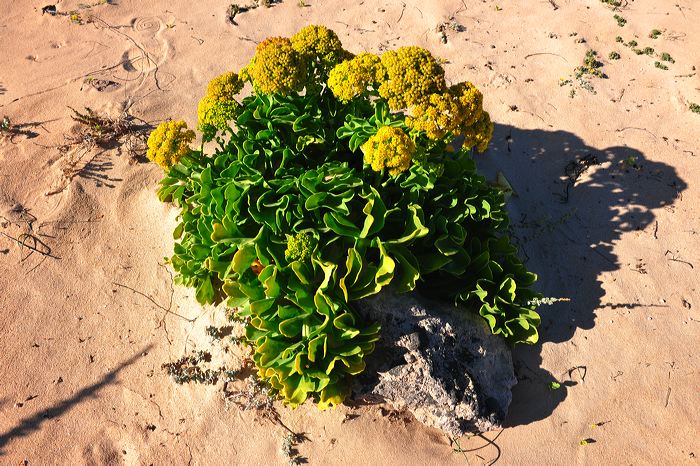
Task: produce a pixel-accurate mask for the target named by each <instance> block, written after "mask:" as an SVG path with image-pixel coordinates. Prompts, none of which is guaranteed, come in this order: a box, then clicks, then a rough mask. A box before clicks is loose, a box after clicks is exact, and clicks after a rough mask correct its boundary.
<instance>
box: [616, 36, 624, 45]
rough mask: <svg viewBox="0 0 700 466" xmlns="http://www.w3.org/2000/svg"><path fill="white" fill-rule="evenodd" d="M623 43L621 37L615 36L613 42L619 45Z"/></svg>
mask: <svg viewBox="0 0 700 466" xmlns="http://www.w3.org/2000/svg"><path fill="white" fill-rule="evenodd" d="M624 41H625V40H624V39H623V38H622V36H617V37H616V38H615V42H618V43H620V44H621V43H623V42H624Z"/></svg>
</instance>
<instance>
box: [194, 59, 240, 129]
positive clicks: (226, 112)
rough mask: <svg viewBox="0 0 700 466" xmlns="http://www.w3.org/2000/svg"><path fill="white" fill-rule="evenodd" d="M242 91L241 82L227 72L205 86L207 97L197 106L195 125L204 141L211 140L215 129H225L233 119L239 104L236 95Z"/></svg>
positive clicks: (234, 75) (234, 74)
mask: <svg viewBox="0 0 700 466" xmlns="http://www.w3.org/2000/svg"><path fill="white" fill-rule="evenodd" d="M241 89H243V81H242V80H241V79H240V78H239V76H238V75H237V74H236V73H234V72H232V71H229V72H227V73H224V74H221V75H219V76H217V77H216V78H214V79H212V80H211V81H210V82H209V85H208V86H207V95H205V96H204V98H203V99H202V100H200V101H199V105H198V106H197V123H198V127H199V129H200V131H202V132H203V133H204V139H205V140H209V139H211V138H212V137H213V136H214V134H215V133H216V130H217V129H226V128H227V126H228V122H229V121H231V120H233V119H235V117H236V114H237V112H238V108H239V103H238V102H237V101H236V95H237V94H238V93H239V92H241Z"/></svg>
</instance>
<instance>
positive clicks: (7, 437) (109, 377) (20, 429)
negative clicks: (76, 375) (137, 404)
mask: <svg viewBox="0 0 700 466" xmlns="http://www.w3.org/2000/svg"><path fill="white" fill-rule="evenodd" d="M152 347H153V345H148V346H146V347H145V348H143V349H142V350H141V351H138V352H137V353H136V354H135V355H134V356H132V357H131V358H129V359H127V360H126V361H124V362H122V363H121V364H119V365H118V366H117V367H116V368H114V369H112V370H111V371H109V372H108V373H107V374H105V375H104V376H102V378H101V379H100V380H99V381H97V382H95V383H94V384H92V385H88V386H86V387H84V388H82V389H81V390H79V391H78V392H76V393H75V395H73V396H71V397H70V398H66V399H65V400H63V401H60V402H58V403H56V404H54V405H52V406H49V407H48V408H45V409H42V410H41V411H38V412H37V413H35V414H33V415H31V416H29V417H25V418H24V419H22V420H21V421H19V423H18V424H17V425H16V426H15V427H13V428H11V429H10V430H8V431H6V432H2V433H0V455H1V454H4V453H5V451H4V448H5V446H6V445H7V444H8V443H9V442H10V441H12V440H14V439H16V438H18V437H25V436H27V435H30V434H32V433H33V432H35V431H37V430H39V429H41V426H42V424H44V423H45V422H46V421H49V420H51V419H53V418H56V417H58V416H60V415H62V414H64V413H66V412H67V411H69V410H70V409H72V408H73V407H74V406H76V405H77V404H78V403H80V402H82V401H84V400H86V399H88V398H94V397H96V396H97V393H98V392H99V391H100V390H101V389H102V388H104V387H105V386H106V385H110V384H113V383H115V382H116V380H117V376H118V375H119V373H120V372H121V371H122V370H124V369H125V368H127V367H128V366H130V365H131V364H133V363H134V362H136V360H137V359H139V358H140V357H141V355H142V354H143V353H144V352H148V351H149V350H150V349H151V348H152Z"/></svg>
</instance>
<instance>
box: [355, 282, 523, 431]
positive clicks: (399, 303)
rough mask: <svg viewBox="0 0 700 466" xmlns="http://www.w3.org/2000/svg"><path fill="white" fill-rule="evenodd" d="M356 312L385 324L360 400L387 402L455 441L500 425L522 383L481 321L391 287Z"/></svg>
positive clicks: (361, 382)
mask: <svg viewBox="0 0 700 466" xmlns="http://www.w3.org/2000/svg"><path fill="white" fill-rule="evenodd" d="M355 307H356V309H357V311H358V312H359V313H360V315H361V316H363V317H364V318H367V319H369V320H372V321H378V322H380V323H381V325H382V333H381V335H382V340H381V341H380V342H379V343H378V344H377V349H376V350H375V352H374V353H372V354H371V355H370V356H369V357H368V358H367V370H365V371H364V372H363V375H362V376H360V377H359V378H358V381H357V385H356V386H355V395H356V396H359V397H360V398H365V399H368V398H370V399H371V398H379V399H383V400H386V401H388V402H390V403H391V404H392V405H393V406H394V407H395V408H397V409H406V410H408V411H410V412H411V413H413V415H414V416H415V417H416V419H418V420H419V421H421V422H422V423H424V424H426V425H428V426H431V427H436V428H438V429H442V430H443V431H444V432H445V433H447V434H448V435H451V436H452V437H461V436H462V435H464V434H465V433H467V432H485V431H488V430H492V429H497V428H499V427H500V426H501V423H502V421H503V419H504V418H505V415H506V413H507V412H508V406H509V405H510V402H511V399H512V395H511V388H512V387H513V386H514V385H515V384H516V383H517V381H516V378H515V375H514V373H513V360H512V358H511V353H510V348H509V347H508V346H507V344H506V343H505V341H504V340H503V338H501V337H499V336H496V335H493V334H491V332H490V330H489V329H488V327H487V325H486V323H485V322H484V321H483V319H482V318H481V317H480V316H478V315H476V314H474V313H473V312H469V310H468V309H465V308H463V307H455V306H454V305H453V304H451V303H449V302H438V301H432V300H428V299H425V298H423V297H421V296H419V295H417V294H415V293H406V294H396V293H394V292H392V291H391V290H390V289H388V290H386V289H385V290H384V291H382V292H381V293H379V294H377V295H375V296H372V297H370V298H366V299H363V300H361V301H358V302H357V303H356V306H355Z"/></svg>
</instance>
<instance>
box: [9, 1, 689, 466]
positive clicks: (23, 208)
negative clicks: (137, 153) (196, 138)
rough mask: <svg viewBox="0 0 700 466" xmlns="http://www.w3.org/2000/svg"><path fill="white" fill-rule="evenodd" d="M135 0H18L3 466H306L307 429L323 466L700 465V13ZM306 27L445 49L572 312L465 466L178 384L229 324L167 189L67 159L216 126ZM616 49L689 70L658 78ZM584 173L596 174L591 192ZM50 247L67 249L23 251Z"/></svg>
mask: <svg viewBox="0 0 700 466" xmlns="http://www.w3.org/2000/svg"><path fill="white" fill-rule="evenodd" d="M116 3H117V4H115V5H96V6H93V7H91V8H89V9H83V10H80V13H81V16H82V22H83V24H76V23H74V22H71V21H70V19H69V18H68V17H66V16H51V15H49V14H44V15H42V13H41V7H42V6H44V3H40V2H36V1H31V2H30V1H26V2H12V1H10V0H2V1H1V2H0V12H2V14H1V17H2V19H1V20H0V51H1V53H0V117H2V116H4V115H7V116H8V117H9V118H10V121H11V122H12V123H13V124H15V125H23V126H21V127H20V129H21V130H22V132H21V133H20V134H14V135H12V136H11V137H10V136H7V135H6V136H5V137H3V138H2V139H1V140H0V215H2V216H3V218H0V233H1V234H0V463H2V464H8V465H16V464H18V463H21V464H24V463H23V462H24V461H25V460H26V461H28V462H29V464H35V465H39V464H99V465H103V464H110V465H113V464H129V465H132V464H134V465H135V464H139V465H140V464H143V465H148V464H156V465H159V464H192V465H196V464H199V465H218V464H222V465H223V464H236V465H258V464H259V465H263V464H264V465H269V464H285V459H284V458H283V456H282V455H281V453H280V446H281V444H282V440H283V438H284V436H285V435H286V433H287V430H286V428H289V429H291V430H292V431H294V432H298V433H304V434H305V435H306V439H307V440H306V441H304V442H302V443H301V444H300V445H298V450H299V454H300V455H301V456H302V457H304V458H306V461H308V463H309V464H347V465H350V464H352V465H355V464H386V465H394V464H396V465H409V464H411V465H412V464H416V465H423V464H436V465H437V464H440V465H442V464H471V465H475V464H493V463H494V462H496V463H497V464H506V465H517V464H523V465H532V464H635V465H640V464H669V465H679V464H698V461H699V460H698V457H700V427H699V426H700V410H698V397H699V396H700V392H699V390H700V360H699V359H698V355H697V350H696V348H697V343H698V341H699V340H698V337H700V313H699V310H700V293H698V289H697V287H698V285H697V283H698V270H699V269H698V268H700V236H698V231H700V225H699V222H698V220H699V218H698V214H699V213H700V206H698V204H696V202H695V200H696V199H697V198H698V194H700V193H699V192H698V190H699V186H698V185H697V184H696V182H695V181H694V180H697V179H699V178H700V173H699V169H698V158H697V157H698V156H700V145H698V142H697V139H698V135H699V134H700V131H699V130H700V115H698V114H694V113H692V112H691V111H690V110H689V109H688V106H689V103H690V102H696V103H700V80H699V78H698V74H697V71H696V67H698V66H700V52H698V51H700V35H698V34H697V24H698V22H699V21H700V5H697V3H696V2H693V1H692V0H674V1H651V0H646V1H643V0H637V1H630V2H629V3H627V2H625V5H626V6H625V7H624V8H623V9H622V11H621V12H620V13H619V14H620V15H622V16H624V17H625V19H626V20H627V24H626V25H625V26H624V27H620V26H618V25H617V23H616V21H615V20H614V19H613V15H614V14H615V13H614V12H613V11H612V10H611V9H610V8H609V7H608V6H606V5H604V4H603V3H601V2H600V1H598V0H585V1H580V2H577V1H570V0H555V1H554V2H552V1H537V2H533V1H531V0H513V1H508V2H506V1H504V2H494V1H491V0H489V1H483V2H482V1H478V2H477V1H471V2H469V1H468V2H465V4H466V5H465V4H463V3H462V2H460V1H444V2H443V1H439V0H426V1H422V2H410V1H406V2H405V3H404V2H376V1H364V2H347V1H345V2H343V1H336V0H329V1H325V2H321V1H316V0H307V1H306V3H307V6H306V7H301V6H299V5H298V3H297V2H296V1H293V0H289V1H284V2H282V3H280V4H277V5H275V6H274V7H272V8H259V9H256V10H252V11H249V12H246V13H241V14H239V15H238V16H237V17H236V22H237V24H238V25H237V26H233V25H231V24H230V23H228V22H227V20H226V6H227V3H224V2H212V1H204V0H203V1H199V2H166V1H162V0H154V1H149V2H140V1H128V0H123V1H119V2H116ZM56 5H57V8H58V11H59V12H67V11H70V10H72V9H77V8H78V2H74V1H62V2H60V3H57V4H56ZM450 18H452V19H450ZM452 20H454V22H455V23H456V24H459V25H461V26H462V27H463V29H464V30H462V31H454V30H452V29H450V28H448V30H447V43H443V41H442V39H441V37H440V34H438V33H437V32H435V27H436V26H437V25H438V24H440V23H441V22H443V21H448V23H449V22H450V21H452ZM306 24H324V25H327V26H329V27H331V28H333V29H335V30H336V31H337V32H338V34H339V36H340V37H341V39H342V41H343V43H344V45H345V46H346V47H347V48H349V49H350V50H352V51H354V52H360V51H370V52H380V51H382V50H385V49H386V48H392V47H398V46H401V45H411V44H416V45H420V46H424V47H427V48H429V49H430V50H431V51H432V52H433V54H435V55H436V56H439V57H442V58H444V59H445V60H447V62H446V64H445V65H444V66H445V70H446V74H447V77H448V79H449V80H450V81H451V82H457V81H461V80H471V81H472V82H474V83H475V84H476V85H477V86H478V87H479V88H480V89H481V90H482V91H483V92H484V94H485V96H486V97H485V103H484V105H485V107H486V109H487V110H488V111H489V112H490V113H491V116H492V119H493V120H494V121H495V122H496V130H495V134H494V137H493V140H492V143H491V148H490V150H489V151H488V152H487V153H486V154H484V155H481V156H478V162H479V164H480V165H481V167H482V168H483V169H484V171H485V173H487V174H488V176H489V177H490V178H494V177H495V176H496V173H497V172H499V171H500V172H502V173H503V174H504V175H505V177H506V178H507V179H508V180H509V181H510V183H511V184H512V186H513V188H514V190H515V191H516V194H517V195H516V196H514V197H512V199H511V201H510V209H511V211H512V224H513V234H514V235H515V236H516V237H517V238H518V241H519V243H520V244H521V247H522V250H523V253H524V254H526V255H527V257H528V258H529V261H528V266H529V267H530V268H531V269H532V270H533V271H535V272H537V273H538V274H539V275H540V282H539V286H540V289H541V290H542V291H543V292H544V293H545V294H547V295H549V296H556V297H567V298H571V301H570V302H565V303H558V304H556V305H553V306H551V307H547V308H542V309H541V314H542V328H541V343H540V344H538V345H536V346H533V347H524V346H518V347H516V348H515V350H514V359H515V365H516V373H517V375H518V379H519V384H518V385H517V387H516V388H515V390H514V401H513V404H512V406H511V409H510V413H509V416H508V418H507V420H506V426H505V427H504V428H503V429H502V430H499V431H496V432H489V433H487V434H484V435H483V436H476V437H472V438H466V437H465V438H463V439H461V440H460V441H459V444H460V445H461V448H462V449H463V450H464V451H463V452H455V451H454V449H455V448H456V445H452V446H451V445H450V442H449V440H448V439H447V438H446V437H445V436H444V435H442V434H441V433H440V432H439V431H436V430H433V429H429V428H426V427H424V426H422V425H420V424H419V423H418V422H416V421H415V420H413V419H412V418H411V417H410V415H408V414H405V413H399V414H391V413H390V412H389V411H387V410H386V409H385V408H384V407H381V406H342V407H340V408H338V409H335V410H331V411H326V412H319V411H318V410H317V409H316V408H315V407H314V406H313V405H311V404H307V405H305V406H302V407H301V408H299V409H298V410H296V411H291V410H288V409H286V408H284V407H282V406H281V405H279V406H278V411H279V414H280V422H278V423H273V422H271V421H270V420H267V419H265V418H261V417H260V416H257V415H256V413H255V412H252V411H241V410H239V409H236V408H235V407H232V408H229V409H227V407H226V405H225V403H224V401H223V399H222V396H221V389H222V388H221V383H220V384H219V385H216V386H203V385H184V386H179V385H175V384H174V383H172V382H171V381H170V379H169V378H168V376H167V375H166V374H165V372H164V371H163V370H162V369H161V364H162V363H164V362H168V361H172V360H175V359H177V358H179V357H181V356H183V355H184V354H186V353H187V352H189V351H191V350H193V349H204V348H206V347H207V344H208V343H207V342H208V338H207V337H206V335H205V333H204V328H205V327H206V326H207V325H212V323H215V322H220V321H221V319H222V315H221V314H222V311H221V309H216V308H213V307H204V308H202V307H201V306H199V305H197V303H196V302H195V300H194V297H193V295H194V293H193V291H192V290H189V289H184V288H181V287H177V286H175V287H172V284H171V275H170V273H169V270H168V269H167V267H165V266H164V265H163V264H164V257H166V256H168V255H170V253H171V250H172V243H173V240H172V235H171V232H172V229H173V227H174V225H175V217H176V211H175V209H174V208H173V207H171V206H169V205H165V204H162V203H160V202H159V201H158V200H157V198H156V196H155V190H156V188H157V182H158V180H159V178H160V176H161V174H162V172H161V170H160V169H159V168H158V167H157V166H155V165H153V164H145V163H137V164H130V163H129V157H128V156H126V155H125V154H124V153H122V154H121V155H119V154H118V150H117V148H112V149H105V150H94V151H93V152H91V153H89V154H83V157H82V158H80V157H79V155H80V154H77V155H76V154H75V153H71V154H68V155H66V154H61V153H60V152H59V151H58V149H57V146H58V145H61V144H63V143H64V141H65V139H64V138H65V135H67V134H70V133H71V131H72V130H74V128H75V127H76V124H75V123H74V122H73V121H72V120H71V118H70V110H69V108H68V106H71V107H74V108H76V109H82V108H84V107H90V108H93V109H94V110H96V111H99V112H107V113H110V114H112V115H118V114H119V112H120V111H121V110H123V109H124V108H127V107H128V108H129V111H130V113H131V114H133V115H135V116H137V117H139V118H141V119H143V120H145V121H148V122H150V123H152V124H156V123H157V122H159V121H162V120H165V119H168V118H175V119H178V118H184V119H185V120H187V122H188V123H189V124H190V126H194V124H195V123H196V103H197V101H198V99H199V98H200V97H201V96H202V94H203V92H204V88H205V86H206V83H207V82H208V81H209V80H210V79H211V78H212V77H214V76H215V75H217V74H219V73H221V72H224V71H228V70H238V69H239V68H240V67H241V66H242V65H244V64H245V63H246V62H247V60H248V59H249V57H250V56H251V55H252V53H253V50H254V48H255V43H256V42H259V41H261V40H262V39H264V38H265V37H267V36H269V35H290V34H292V33H294V32H295V31H296V30H298V29H299V28H300V27H302V26H303V25H306ZM654 28H656V29H659V30H661V31H663V34H662V35H661V36H660V37H659V38H658V39H651V38H649V37H648V34H649V32H650V31H651V30H652V29H654ZM574 33H576V35H572V34H574ZM617 35H620V36H622V37H623V38H624V40H625V42H627V41H629V40H630V39H633V38H636V40H637V41H638V42H639V47H640V48H643V47H646V46H650V47H654V48H655V54H660V53H661V52H668V53H670V54H671V55H672V57H673V58H674V59H675V63H672V64H671V63H668V67H669V69H668V70H666V71H664V70H661V69H658V68H656V67H655V65H654V62H655V61H657V60H659V58H658V57H657V58H655V57H652V56H647V55H636V54H635V53H633V52H632V50H630V48H629V47H626V46H624V45H622V44H619V43H616V42H615V37H616V36H617ZM581 39H584V40H585V42H581V41H580V40H581ZM589 48H592V49H594V50H597V51H598V58H599V60H600V61H601V62H602V63H603V65H604V66H603V68H602V70H603V71H604V72H605V73H606V74H607V75H608V79H598V78H593V79H591V83H592V85H593V86H594V90H595V94H594V93H592V92H589V91H587V90H585V89H582V88H581V87H579V85H578V84H577V83H576V81H575V79H574V82H573V83H572V84H571V85H570V84H564V85H563V86H560V81H561V80H560V78H564V79H570V78H571V77H572V75H573V72H574V68H575V67H576V66H579V65H580V64H581V63H582V61H583V57H584V54H585V52H586V50H587V49H589ZM611 51H618V52H619V53H620V54H621V59H620V60H610V59H608V54H609V52H611ZM86 78H92V79H93V81H90V80H88V81H86ZM94 80H103V81H97V82H96V81H94ZM110 81H111V83H110ZM572 89H575V95H574V96H573V98H572V97H570V95H569V93H570V91H571V90H572ZM69 156H71V157H77V159H78V161H77V165H76V167H77V168H78V169H79V173H78V174H77V175H76V176H74V177H73V178H72V179H70V180H66V178H65V177H64V175H63V174H62V168H63V167H65V164H66V159H67V157H69ZM586 157H588V158H586ZM577 158H578V159H579V160H581V159H583V160H587V161H588V162H591V164H590V165H591V166H590V167H588V168H587V169H586V170H585V171H584V172H583V173H581V175H580V177H579V178H578V179H576V180H575V182H573V183H572V182H571V179H570V178H569V177H568V175H567V173H568V174H572V173H573V172H574V171H575V169H576V165H571V164H570V163H571V162H573V161H575V160H577ZM578 166H579V167H582V165H581V164H579V165H578ZM567 167H568V168H567ZM584 168H585V167H584ZM567 170H568V172H567ZM572 177H575V176H574V175H572ZM567 185H568V188H567ZM51 192H55V194H52V195H47V193H51ZM567 193H568V194H567ZM27 233H31V234H32V235H34V236H35V237H37V238H38V239H41V241H42V242H43V243H44V246H46V247H48V248H50V256H46V255H42V254H40V253H39V252H33V253H32V254H31V255H29V253H30V252H32V251H31V250H28V249H27V248H20V246H19V245H18V244H17V242H16V241H14V240H13V239H10V238H9V237H12V238H26V236H21V235H23V234H25V235H26V234H27ZM44 246H41V245H39V246H37V247H38V248H44ZM42 250H43V251H44V252H48V249H45V248H44V249H42ZM174 313H177V314H179V315H180V316H183V317H185V318H186V319H185V318H182V317H179V316H176V315H175V314H174ZM555 381H556V382H558V383H560V384H561V387H560V388H559V389H557V390H552V389H550V382H555ZM285 426H286V427H285ZM586 439H587V444H586V445H581V444H580V442H581V441H582V440H586Z"/></svg>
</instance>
